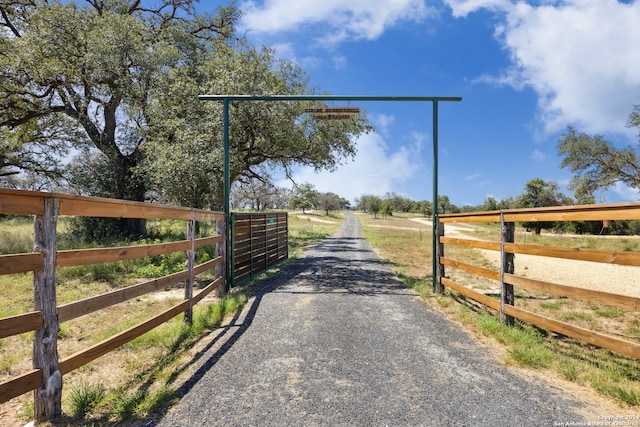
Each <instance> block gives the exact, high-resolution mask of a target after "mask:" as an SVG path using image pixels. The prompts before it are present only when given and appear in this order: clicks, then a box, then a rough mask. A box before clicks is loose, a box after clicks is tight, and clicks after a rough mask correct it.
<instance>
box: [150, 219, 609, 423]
mask: <svg viewBox="0 0 640 427" xmlns="http://www.w3.org/2000/svg"><path fill="white" fill-rule="evenodd" d="M181 395H182V398H181V400H180V402H179V403H178V404H176V405H175V406H174V407H173V408H172V409H171V410H170V411H169V413H168V414H167V415H166V416H165V417H164V418H163V419H161V420H157V422H155V423H154V425H158V426H194V425H202V426H204V425H206V426H218V425H219V426H222V425H224V426H249V425H251V426H254V425H261V426H262V425H274V426H275V425H278V426H281V425H305V426H320V425H323V426H324V425H331V426H347V425H348V426H354V425H357V426H360V425H367V426H372V425H375V426H378V425H380V426H383V425H392V426H443V425H447V426H476V425H478V426H489V425H491V426H513V425H523V426H553V425H560V424H559V423H562V424H564V423H567V422H580V421H584V422H587V421H592V422H593V421H597V416H598V415H610V414H604V413H603V414H599V413H593V414H591V413H590V408H589V406H588V405H586V404H585V403H584V402H583V401H581V400H580V399H579V398H578V397H577V396H575V395H574V393H573V392H572V391H571V390H567V389H565V388H563V387H561V386H557V385H554V384H549V383H545V382H543V381H540V380H537V379H536V378H533V377H529V378H527V377H524V376H522V375H519V374H518V373H517V372H515V371H513V370H511V369H507V368H505V367H503V366H501V365H500V364H499V362H498V358H497V357H496V353H495V352H494V351H493V350H492V349H491V348H490V347H487V346H483V345H481V344H479V343H478V341H476V340H475V339H473V337H471V335H470V334H469V333H468V332H466V331H464V330H463V329H462V328H461V327H460V326H459V325H457V324H455V323H453V322H450V321H448V320H447V319H446V318H445V317H444V316H443V315H442V314H441V313H439V312H437V311H435V310H432V309H430V307H429V306H428V305H427V304H425V303H424V302H423V301H422V300H421V299H420V298H419V297H418V295H417V294H416V293H414V292H413V291H411V290H408V289H406V288H404V287H403V286H402V285H401V284H400V283H399V281H398V280H397V278H396V277H395V276H394V274H393V273H392V272H391V270H390V269H389V268H388V267H387V266H385V265H384V264H383V263H381V262H380V260H379V258H378V257H377V255H376V254H375V253H374V252H373V250H372V249H371V247H370V246H369V245H368V243H367V242H366V241H365V240H364V239H363V238H362V235H361V229H360V224H359V222H358V220H357V218H356V217H355V216H353V215H349V216H348V218H347V220H346V221H345V223H344V224H343V226H342V227H341V229H340V230H339V231H338V232H337V233H336V234H335V235H334V236H333V237H332V238H330V239H328V240H327V241H325V242H324V243H322V244H320V245H317V246H315V247H314V248H312V249H310V250H309V251H307V252H306V253H305V255H304V256H303V257H302V258H300V259H299V260H297V261H296V262H294V263H291V264H290V265H288V266H287V267H286V268H284V269H283V270H282V271H280V272H279V273H278V274H276V275H274V276H272V277H271V278H269V279H267V280H265V281H264V282H263V284H262V286H261V287H260V290H259V291H258V292H257V293H256V295H255V297H254V298H252V299H251V300H250V301H249V303H248V304H247V306H246V307H245V310H244V311H243V312H242V313H240V314H239V315H238V316H237V317H236V318H234V319H233V320H231V321H230V322H229V323H228V324H226V325H224V326H223V327H222V328H220V329H219V330H218V331H216V333H215V334H213V335H212V337H211V339H210V341H209V342H208V343H207V344H206V346H205V347H204V348H202V349H201V351H200V352H199V353H198V355H197V358H196V360H195V361H194V372H193V374H192V376H191V378H190V379H189V380H188V381H187V382H186V383H185V384H184V385H183V387H182V388H181ZM585 414H589V415H585ZM585 425H586V424H585Z"/></svg>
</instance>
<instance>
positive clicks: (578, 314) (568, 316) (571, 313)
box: [560, 311, 593, 322]
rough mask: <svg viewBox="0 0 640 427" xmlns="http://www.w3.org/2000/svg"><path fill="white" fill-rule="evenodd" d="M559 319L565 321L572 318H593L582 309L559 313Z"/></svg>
mask: <svg viewBox="0 0 640 427" xmlns="http://www.w3.org/2000/svg"><path fill="white" fill-rule="evenodd" d="M560 320H563V321H565V322H570V321H572V320H584V321H585V322H589V321H592V320H593V316H592V315H591V314H589V313H585V312H582V311H569V312H567V313H563V314H561V315H560Z"/></svg>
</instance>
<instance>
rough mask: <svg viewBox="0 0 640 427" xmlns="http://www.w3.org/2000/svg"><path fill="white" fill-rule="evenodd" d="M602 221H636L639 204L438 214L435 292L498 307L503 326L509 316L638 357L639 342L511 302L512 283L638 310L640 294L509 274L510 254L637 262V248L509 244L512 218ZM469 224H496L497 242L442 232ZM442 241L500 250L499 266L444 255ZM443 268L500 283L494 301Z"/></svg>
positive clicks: (639, 217)
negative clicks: (451, 226) (446, 290)
mask: <svg viewBox="0 0 640 427" xmlns="http://www.w3.org/2000/svg"><path fill="white" fill-rule="evenodd" d="M606 220H640V203H630V204H608V205H588V206H563V207H551V208H538V209H514V210H506V211H491V212H479V213H478V212H474V213H468V214H450V215H440V216H439V217H438V222H439V226H438V230H439V231H438V236H436V238H437V239H438V242H437V243H438V247H440V248H441V249H440V250H439V253H438V254H437V263H438V267H439V268H438V271H439V272H440V274H439V275H438V278H437V280H436V283H437V290H438V291H440V292H441V291H443V290H444V287H449V288H451V289H453V290H454V291H456V292H459V293H461V294H463V295H465V296H467V297H469V298H471V299H474V300H476V301H478V302H480V303H481V304H484V305H486V306H488V307H490V308H492V309H495V310H498V311H499V312H500V316H501V318H502V320H503V322H504V323H506V324H512V323H513V320H514V318H517V319H520V320H522V321H524V322H528V323H531V324H534V325H537V326H540V327H542V328H545V329H548V330H551V331H553V332H556V333H559V334H562V335H565V336H568V337H571V338H575V339H578V340H581V341H583V342H586V343H589V344H593V345H596V346H599V347H602V348H606V349H609V350H612V351H615V352H617V353H620V354H624V355H626V356H630V357H634V358H640V343H637V342H631V341H628V340H625V339H622V338H618V337H613V336H609V335H606V334H603V333H600V332H596V331H592V330H588V329H585V328H581V327H578V326H575V325H571V324H569V323H566V322H562V321H559V320H556V319H551V318H547V317H544V316H541V315H538V314H535V313H532V312H530V311H527V310H524V309H522V308H519V307H516V306H515V297H514V286H515V287H518V288H520V289H527V290H532V291H538V292H544V293H547V294H553V295H557V296H561V297H566V298H572V299H575V300H580V301H587V302H595V303H598V304H605V305H610V306H613V307H619V308H622V309H625V310H630V311H634V312H637V311H639V310H640V298H637V297H635V296H631V295H621V294H616V293H611V292H604V291H600V290H590V289H585V288H579V287H574V286H567V285H563V284H557V283H550V282H546V281H542V280H533V279H529V278H525V277H521V276H517V275H515V274H514V267H515V261H514V256H515V255H517V254H526V255H536V256H540V257H551V258H560V259H566V260H579V261H588V262H594V263H606V264H615V265H625V266H640V252H635V251H633V252H632V251H628V252H627V251H614V250H613V251H607V250H593V249H580V248H566V247H552V246H540V245H533V244H522V243H515V242H514V233H513V230H514V229H515V223H516V222H535V221H606ZM474 222H475V223H499V224H500V228H501V236H500V241H486V240H475V239H463V238H452V237H447V236H446V225H447V224H454V223H474ZM447 245H448V246H460V247H468V248H475V249H481V250H489V251H497V252H499V253H500V270H499V271H496V270H492V269H490V268H486V267H480V266H476V265H472V264H468V263H464V262H460V261H456V260H454V259H451V258H447V257H446V256H445V252H446V250H445V247H446V246H447ZM445 266H448V267H450V268H455V269H459V270H462V271H465V272H467V273H471V274H473V275H476V276H481V277H483V278H487V279H491V280H494V281H497V282H499V284H500V295H499V299H495V298H492V297H490V296H487V295H485V294H483V293H480V292H477V291H475V290H473V289H470V288H469V287H466V286H464V285H463V284H460V283H456V282H455V281H453V280H451V279H450V278H448V277H446V276H445V274H444V268H445ZM637 274H640V271H638V273H637ZM602 280H603V281H604V280H606V278H602Z"/></svg>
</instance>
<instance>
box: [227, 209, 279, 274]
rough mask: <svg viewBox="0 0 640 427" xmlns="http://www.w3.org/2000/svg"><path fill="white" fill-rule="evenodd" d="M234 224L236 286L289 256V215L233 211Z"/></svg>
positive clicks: (233, 252) (232, 245) (233, 245)
mask: <svg viewBox="0 0 640 427" xmlns="http://www.w3.org/2000/svg"><path fill="white" fill-rule="evenodd" d="M231 222H232V224H233V225H232V228H233V233H232V235H231V239H232V244H231V247H232V248H233V249H232V254H233V260H232V265H233V273H232V276H233V277H232V283H233V284H234V285H235V284H238V283H242V282H243V281H245V280H248V279H250V278H251V277H254V276H255V275H257V274H259V273H261V272H263V271H265V270H267V269H268V268H270V267H273V266H274V265H276V264H278V263H279V262H282V261H284V260H285V259H287V258H288V257H289V249H288V248H289V247H288V243H287V242H288V228H289V227H288V216H287V213H236V212H233V213H232V214H231Z"/></svg>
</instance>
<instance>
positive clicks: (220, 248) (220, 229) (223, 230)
mask: <svg viewBox="0 0 640 427" xmlns="http://www.w3.org/2000/svg"><path fill="white" fill-rule="evenodd" d="M225 215H226V214H225ZM216 232H217V233H218V235H219V236H222V242H220V243H218V244H217V245H216V256H219V257H222V264H220V265H218V267H216V276H217V277H222V278H223V279H222V286H220V287H218V296H223V295H224V294H225V293H226V292H227V289H228V286H230V285H231V284H230V283H229V284H228V283H227V274H226V272H227V266H226V265H227V243H226V242H227V226H226V219H223V220H221V221H217V222H216ZM231 268H233V266H231Z"/></svg>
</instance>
